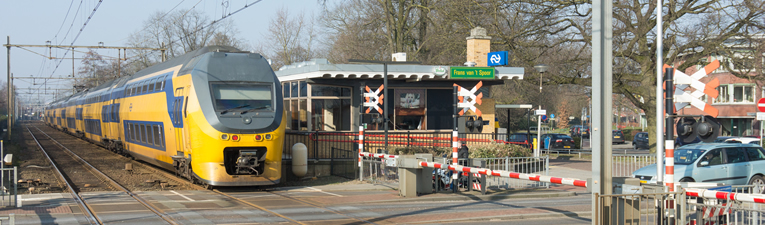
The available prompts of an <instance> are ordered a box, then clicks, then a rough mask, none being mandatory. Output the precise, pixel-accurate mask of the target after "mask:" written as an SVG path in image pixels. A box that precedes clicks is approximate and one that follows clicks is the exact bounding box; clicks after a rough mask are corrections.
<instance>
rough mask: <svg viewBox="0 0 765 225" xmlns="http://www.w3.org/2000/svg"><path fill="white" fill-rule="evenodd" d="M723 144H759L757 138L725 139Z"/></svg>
mask: <svg viewBox="0 0 765 225" xmlns="http://www.w3.org/2000/svg"><path fill="white" fill-rule="evenodd" d="M724 142H725V143H742V144H760V139H759V138H753V137H735V138H728V139H725V141H724Z"/></svg>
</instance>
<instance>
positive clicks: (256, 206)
mask: <svg viewBox="0 0 765 225" xmlns="http://www.w3.org/2000/svg"><path fill="white" fill-rule="evenodd" d="M213 192H215V193H218V194H220V195H223V196H226V197H228V198H231V199H233V200H234V201H237V202H240V203H242V204H245V205H249V206H252V207H255V208H258V209H260V210H263V211H266V212H269V213H271V214H274V215H276V216H278V217H281V218H284V219H287V220H289V221H292V222H294V223H297V224H306V223H303V222H300V221H297V220H294V219H292V218H289V217H287V216H284V215H282V214H279V213H276V212H274V211H271V210H268V209H266V208H264V207H262V206H259V205H256V204H253V203H250V202H248V201H245V200H244V199H240V198H237V197H234V196H231V195H229V194H226V193H223V192H221V191H219V190H213ZM266 192H268V193H270V194H273V195H276V196H279V197H282V198H286V199H289V200H292V201H295V202H298V203H302V204H304V205H309V206H312V207H316V208H319V209H323V210H326V211H329V212H332V213H334V214H337V215H341V216H345V217H348V218H349V219H354V220H357V221H359V222H363V223H370V224H376V223H373V222H370V221H367V220H364V219H359V218H356V217H353V216H349V215H346V214H343V213H341V212H338V211H337V210H333V209H329V208H326V207H323V206H320V205H317V204H313V203H310V202H306V201H303V200H299V199H295V198H292V197H289V196H285V195H282V194H279V193H275V192H273V191H266Z"/></svg>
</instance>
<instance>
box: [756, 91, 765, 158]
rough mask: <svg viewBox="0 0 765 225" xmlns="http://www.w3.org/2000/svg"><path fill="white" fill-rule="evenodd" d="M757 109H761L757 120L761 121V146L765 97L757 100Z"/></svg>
mask: <svg viewBox="0 0 765 225" xmlns="http://www.w3.org/2000/svg"><path fill="white" fill-rule="evenodd" d="M757 110H760V111H759V112H757V120H759V121H760V146H762V136H763V135H762V131H763V128H762V125H763V122H762V121H763V120H765V98H760V100H757Z"/></svg>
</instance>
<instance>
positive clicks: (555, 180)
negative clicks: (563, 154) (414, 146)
mask: <svg viewBox="0 0 765 225" xmlns="http://www.w3.org/2000/svg"><path fill="white" fill-rule="evenodd" d="M420 166H423V167H430V168H438V169H445V170H446V169H448V170H453V171H458V172H468V173H477V174H483V175H487V176H495V177H509V178H514V179H521V180H530V181H540V182H548V183H553V184H567V185H574V186H578V187H587V181H584V180H577V179H571V178H559V177H550V176H542V175H537V174H525V173H513V172H508V171H502V170H490V169H483V168H474V167H467V166H460V165H456V166H455V165H448V164H441V163H434V162H420Z"/></svg>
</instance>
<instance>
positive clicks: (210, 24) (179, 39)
mask: <svg viewBox="0 0 765 225" xmlns="http://www.w3.org/2000/svg"><path fill="white" fill-rule="evenodd" d="M261 1H263V0H257V1H254V2H252V3H250V4H245V5H244V6H243V7H242V8H240V9H237V10H236V11H233V12H230V13H228V14H226V15H223V16H222V17H221V18H220V19H217V20H213V21H212V22H210V23H209V24H207V25H205V26H202V27H199V28H197V29H195V30H193V31H191V32H188V33H187V34H185V35H184V36H183V37H181V38H178V39H176V40H173V41H171V42H169V43H168V44H166V46H167V45H172V44H175V43H176V42H179V41H181V40H183V39H185V38H187V37H188V36H189V35H192V34H196V33H197V32H199V31H200V30H204V29H207V28H208V27H210V26H212V25H214V24H215V23H218V22H220V21H223V20H224V19H226V18H228V17H230V16H233V15H234V14H236V13H239V12H240V11H242V10H244V9H246V8H248V7H250V6H252V5H255V4H257V3H259V2H261ZM197 4H199V3H197ZM194 6H196V5H194ZM192 8H193V7H192ZM187 13H188V12H187ZM185 14H186V13H184V15H185ZM152 52H154V51H150V52H145V53H141V54H138V55H136V56H133V57H131V58H136V57H143V56H145V55H148V54H150V53H152Z"/></svg>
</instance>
